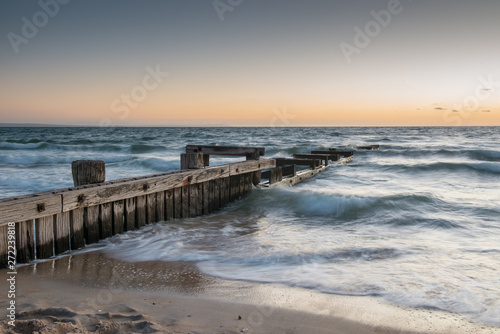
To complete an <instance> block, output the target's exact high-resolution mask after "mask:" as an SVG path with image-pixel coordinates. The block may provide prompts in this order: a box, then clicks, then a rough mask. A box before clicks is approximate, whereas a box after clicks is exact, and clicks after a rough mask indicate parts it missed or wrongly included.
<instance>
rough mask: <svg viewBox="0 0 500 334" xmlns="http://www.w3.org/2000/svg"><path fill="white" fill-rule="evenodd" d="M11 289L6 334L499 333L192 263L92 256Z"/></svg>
mask: <svg viewBox="0 0 500 334" xmlns="http://www.w3.org/2000/svg"><path fill="white" fill-rule="evenodd" d="M0 273H1V274H2V275H3V276H4V277H6V276H7V270H0ZM0 282H1V283H0V289H2V291H5V292H7V291H8V285H7V281H6V279H2V280H0ZM16 292H17V293H16V306H17V319H16V327H15V328H16V329H15V331H10V332H9V328H10V327H9V326H8V325H7V320H5V318H4V319H2V320H1V321H0V323H1V326H2V327H0V328H2V329H3V330H4V331H6V332H7V333H25V332H29V333H31V332H32V331H38V332H39V333H51V332H54V331H57V330H59V331H60V332H62V333H70V332H72V333H93V332H96V333H121V332H136V333H143V332H155V331H156V332H165V333H240V332H248V333H306V332H314V333H500V328H499V327H490V326H487V325H483V324H480V323H473V322H470V321H469V320H468V319H466V318H464V317H463V316H462V315H458V314H452V313H448V312H443V311H436V310H427V309H413V308H407V307H402V306H396V305H392V304H389V303H387V302H384V301H382V300H381V299H378V298H374V297H365V296H363V297H358V296H342V295H331V294H324V293H320V292H317V291H314V290H309V289H303V288H297V287H287V286H283V285H278V284H270V283H269V284H266V283H254V282H246V281H229V280H224V279H220V278H216V277H211V276H208V275H205V274H203V273H201V272H200V271H199V270H198V269H197V268H196V266H195V265H194V264H193V263H185V262H170V263H169V262H141V263H130V262H123V261H119V260H116V259H111V258H108V257H106V256H105V255H104V254H103V253H102V252H100V251H99V250H95V251H91V252H83V253H79V254H76V255H68V256H64V257H61V258H57V259H54V260H49V261H44V262H39V263H36V264H30V265H25V266H21V267H19V268H18V274H17V291H16ZM7 305H8V304H7V301H4V300H2V301H1V302H0V307H2V308H4V307H7ZM238 317H241V319H238Z"/></svg>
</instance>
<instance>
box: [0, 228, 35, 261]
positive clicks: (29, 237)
mask: <svg viewBox="0 0 500 334" xmlns="http://www.w3.org/2000/svg"><path fill="white" fill-rule="evenodd" d="M33 228H34V226H33V219H29V220H25V221H23V222H19V223H17V224H16V251H17V258H16V260H17V262H18V263H28V262H30V261H33V260H34V259H35V234H34V229H33ZM0 267H1V266H0Z"/></svg>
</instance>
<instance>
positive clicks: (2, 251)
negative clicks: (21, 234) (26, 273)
mask: <svg viewBox="0 0 500 334" xmlns="http://www.w3.org/2000/svg"><path fill="white" fill-rule="evenodd" d="M8 230H9V227H8V226H7V225H3V226H0V268H6V267H7V265H8V263H9V237H8V235H9V234H8Z"/></svg>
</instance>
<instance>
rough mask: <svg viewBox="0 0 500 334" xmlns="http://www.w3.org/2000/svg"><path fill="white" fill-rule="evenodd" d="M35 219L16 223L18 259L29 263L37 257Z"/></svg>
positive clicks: (19, 261)
mask: <svg viewBox="0 0 500 334" xmlns="http://www.w3.org/2000/svg"><path fill="white" fill-rule="evenodd" d="M33 228H34V226H33V219H30V220H26V221H23V222H19V223H17V224H16V252H17V257H16V260H17V262H18V263H28V262H30V261H33V260H34V259H35V248H34V247H35V235H34V229H33Z"/></svg>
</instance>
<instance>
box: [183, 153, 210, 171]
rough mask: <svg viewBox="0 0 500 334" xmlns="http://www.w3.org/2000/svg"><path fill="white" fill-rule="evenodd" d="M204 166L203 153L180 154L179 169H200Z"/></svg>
mask: <svg viewBox="0 0 500 334" xmlns="http://www.w3.org/2000/svg"><path fill="white" fill-rule="evenodd" d="M204 165H205V161H204V159H203V153H200V152H198V153H182V154H181V169H200V168H203V166H204Z"/></svg>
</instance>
